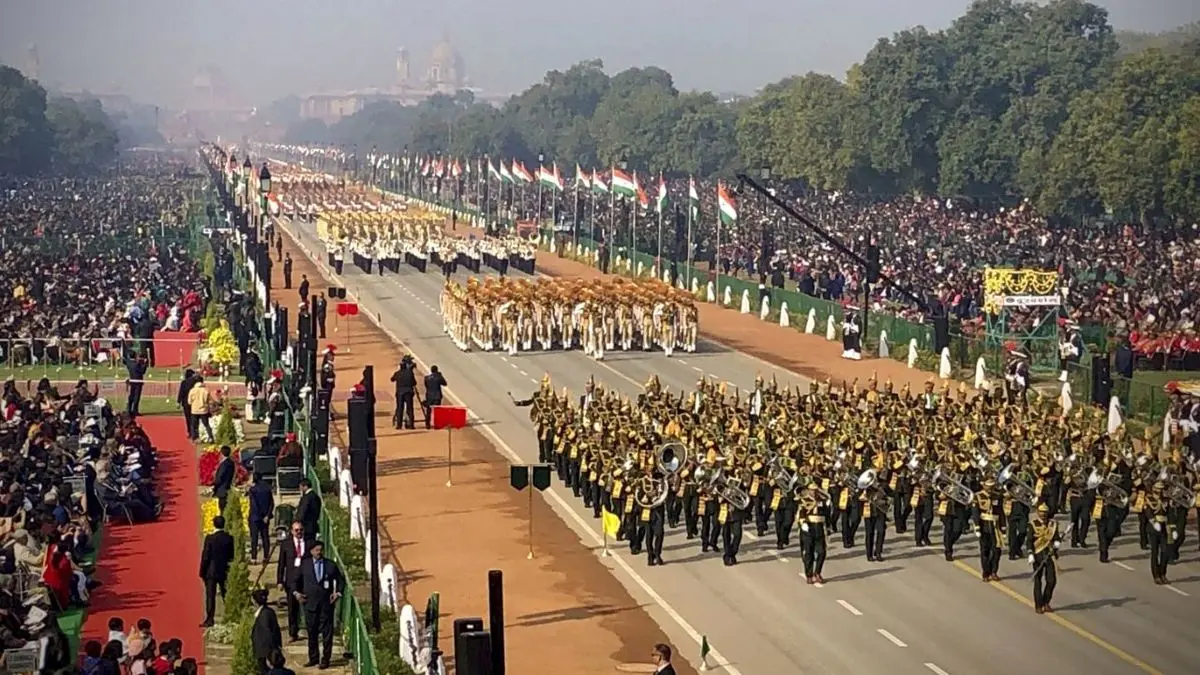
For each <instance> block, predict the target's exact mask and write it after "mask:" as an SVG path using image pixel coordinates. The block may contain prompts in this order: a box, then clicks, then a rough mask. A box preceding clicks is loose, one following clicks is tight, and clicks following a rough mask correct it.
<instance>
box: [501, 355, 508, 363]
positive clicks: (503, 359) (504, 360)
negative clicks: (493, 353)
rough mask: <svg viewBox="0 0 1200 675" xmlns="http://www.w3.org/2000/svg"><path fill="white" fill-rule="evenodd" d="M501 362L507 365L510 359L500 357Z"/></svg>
mask: <svg viewBox="0 0 1200 675" xmlns="http://www.w3.org/2000/svg"><path fill="white" fill-rule="evenodd" d="M500 360H501V361H503V362H505V363H508V357H507V356H501V357H500Z"/></svg>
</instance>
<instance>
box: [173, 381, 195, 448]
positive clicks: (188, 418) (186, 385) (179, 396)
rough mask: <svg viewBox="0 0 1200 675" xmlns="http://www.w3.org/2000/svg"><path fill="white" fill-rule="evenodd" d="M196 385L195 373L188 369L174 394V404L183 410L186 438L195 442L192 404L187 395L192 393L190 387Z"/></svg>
mask: <svg viewBox="0 0 1200 675" xmlns="http://www.w3.org/2000/svg"><path fill="white" fill-rule="evenodd" d="M195 384H196V371H194V370H192V369H191V368H188V369H187V370H186V371H184V373H183V380H181V381H180V382H179V391H178V392H176V394H175V404H176V405H178V406H179V407H180V408H182V409H183V421H184V423H185V424H187V432H188V438H189V439H191V440H193V441H194V440H196V433H195V424H196V422H195V420H193V419H192V404H191V403H190V402H189V401H190V399H189V398H188V394H191V393H192V386H193V385H195Z"/></svg>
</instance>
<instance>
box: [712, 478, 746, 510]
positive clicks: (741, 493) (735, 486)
mask: <svg viewBox="0 0 1200 675" xmlns="http://www.w3.org/2000/svg"><path fill="white" fill-rule="evenodd" d="M717 495H718V496H719V497H720V498H721V499H722V500H724V501H726V502H728V503H729V505H730V506H732V507H733V508H735V509H738V510H739V511H742V510H745V509H747V508H749V506H750V495H749V494H748V493H747V492H746V491H745V490H743V489H742V481H741V480H739V479H737V478H725V480H724V484H723V485H722V486H721V487H720V488H719V489H718V490H717Z"/></svg>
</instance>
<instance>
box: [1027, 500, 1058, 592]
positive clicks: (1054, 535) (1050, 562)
mask: <svg viewBox="0 0 1200 675" xmlns="http://www.w3.org/2000/svg"><path fill="white" fill-rule="evenodd" d="M1029 540H1030V541H1031V542H1033V552H1032V553H1030V554H1029V564H1030V565H1032V566H1033V606H1034V611H1036V612H1037V613H1038V614H1044V613H1046V612H1053V611H1054V608H1052V607H1051V606H1050V601H1051V600H1052V599H1053V598H1054V587H1055V586H1056V585H1057V584H1058V567H1057V564H1056V562H1055V559H1056V558H1058V547H1059V534H1058V523H1057V522H1055V520H1054V518H1053V517H1052V516H1051V515H1050V508H1049V507H1048V506H1046V505H1045V504H1038V508H1037V515H1036V516H1035V517H1034V518H1033V520H1031V521H1030V522H1029Z"/></svg>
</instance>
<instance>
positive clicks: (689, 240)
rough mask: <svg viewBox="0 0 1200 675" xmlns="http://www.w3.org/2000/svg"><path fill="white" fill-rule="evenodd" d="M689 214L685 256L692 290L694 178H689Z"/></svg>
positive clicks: (689, 290)
mask: <svg viewBox="0 0 1200 675" xmlns="http://www.w3.org/2000/svg"><path fill="white" fill-rule="evenodd" d="M687 210H688V215H687V254H686V255H685V256H684V258H685V259H686V260H687V282H686V283H687V290H688V293H691V292H692V211H693V207H692V179H691V177H689V178H688V207H687Z"/></svg>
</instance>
